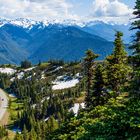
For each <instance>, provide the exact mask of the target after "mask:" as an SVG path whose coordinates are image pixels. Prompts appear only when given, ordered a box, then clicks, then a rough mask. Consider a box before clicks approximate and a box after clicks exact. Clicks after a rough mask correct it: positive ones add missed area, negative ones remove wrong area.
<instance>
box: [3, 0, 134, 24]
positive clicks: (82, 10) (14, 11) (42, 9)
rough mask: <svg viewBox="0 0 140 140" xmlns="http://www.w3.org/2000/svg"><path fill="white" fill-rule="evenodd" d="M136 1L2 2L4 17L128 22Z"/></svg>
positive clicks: (59, 0)
mask: <svg viewBox="0 0 140 140" xmlns="http://www.w3.org/2000/svg"><path fill="white" fill-rule="evenodd" d="M134 5H135V1H134V0H0V17H2V18H10V19H14V18H31V19H35V20H66V19H73V20H78V21H90V20H104V21H110V22H111V21H112V22H120V23H123V22H128V21H129V19H130V18H131V16H132V12H133V7H134Z"/></svg>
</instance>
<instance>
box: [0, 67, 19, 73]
mask: <svg viewBox="0 0 140 140" xmlns="http://www.w3.org/2000/svg"><path fill="white" fill-rule="evenodd" d="M15 72H16V70H14V69H12V68H0V73H5V74H9V75H12V74H14V73H15Z"/></svg>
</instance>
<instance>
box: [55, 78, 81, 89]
mask: <svg viewBox="0 0 140 140" xmlns="http://www.w3.org/2000/svg"><path fill="white" fill-rule="evenodd" d="M78 83H79V80H78V79H72V80H69V81H54V82H53V84H54V85H53V86H52V89H53V90H61V89H67V88H71V87H75V86H76V84H78Z"/></svg>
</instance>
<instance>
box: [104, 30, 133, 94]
mask: <svg viewBox="0 0 140 140" xmlns="http://www.w3.org/2000/svg"><path fill="white" fill-rule="evenodd" d="M115 36H116V39H115V41H114V45H115V49H114V51H113V53H112V55H110V56H108V57H107V59H106V60H107V63H106V64H107V69H106V70H107V83H108V88H109V89H111V90H112V91H114V92H115V93H116V95H118V94H119V93H120V89H121V88H122V87H123V86H124V84H125V82H126V81H127V80H128V74H129V72H130V70H131V69H130V67H129V66H128V57H127V53H126V51H125V47H124V44H123V41H122V39H121V37H122V36H123V34H122V33H121V32H117V33H116V35H115ZM116 95H115V96H116Z"/></svg>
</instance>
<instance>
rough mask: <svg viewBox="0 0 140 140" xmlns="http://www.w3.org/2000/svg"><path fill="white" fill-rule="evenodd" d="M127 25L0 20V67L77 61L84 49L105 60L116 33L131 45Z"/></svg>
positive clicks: (110, 50)
mask: <svg viewBox="0 0 140 140" xmlns="http://www.w3.org/2000/svg"><path fill="white" fill-rule="evenodd" d="M129 28H130V24H128V25H117V24H112V23H111V24H109V23H104V22H99V21H94V22H88V23H80V22H79V23H77V22H76V21H63V22H60V23H59V22H57V21H52V22H48V21H34V20H28V19H16V20H5V19H0V63H1V64H5V63H12V64H19V63H20V62H21V61H22V60H24V59H29V60H30V61H32V62H33V63H38V62H39V61H46V60H48V59H63V60H65V61H74V60H80V59H81V58H82V57H83V56H84V52H85V51H86V50H87V49H89V48H90V49H93V51H94V52H95V53H98V54H100V57H99V59H104V58H105V57H106V56H107V55H108V54H110V53H111V52H112V50H113V43H112V42H113V40H114V34H115V31H116V30H119V31H122V32H124V38H123V39H124V41H125V43H128V42H130V41H131V32H130V31H129Z"/></svg>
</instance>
